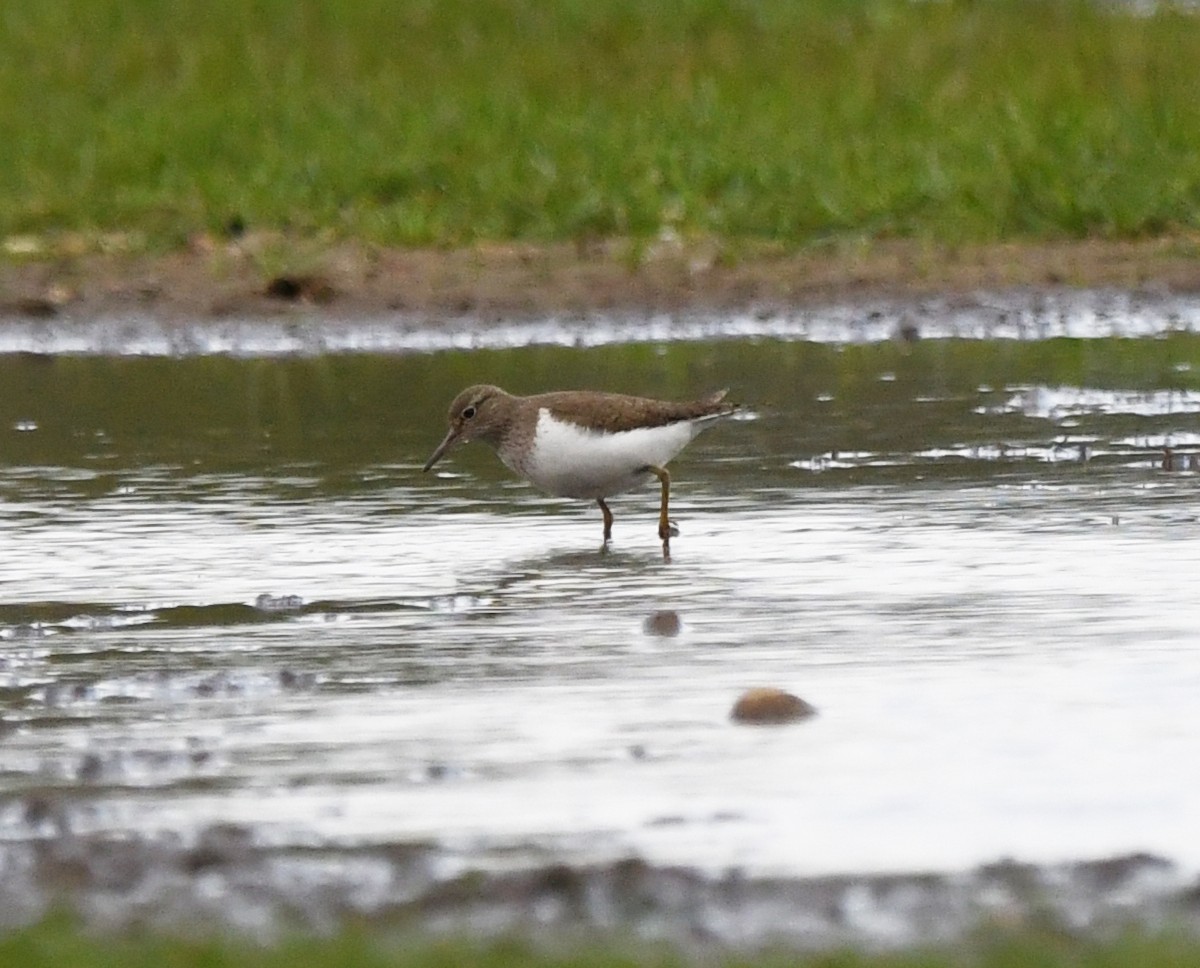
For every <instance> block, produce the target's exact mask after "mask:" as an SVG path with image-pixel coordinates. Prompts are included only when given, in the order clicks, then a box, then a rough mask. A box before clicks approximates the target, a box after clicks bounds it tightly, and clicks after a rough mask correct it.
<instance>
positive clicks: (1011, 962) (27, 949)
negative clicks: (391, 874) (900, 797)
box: [0, 922, 1200, 968]
mask: <svg viewBox="0 0 1200 968" xmlns="http://www.w3.org/2000/svg"><path fill="white" fill-rule="evenodd" d="M0 965H3V966H5V968H7V966H14V968H16V966H20V968H61V966H64V965H70V966H71V968H108V966H116V965H120V966H122V968H167V966H170V968H289V966H293V965H304V966H306V968H346V966H349V965H353V966H355V968H683V966H686V965H704V966H706V968H784V966H789V968H1018V966H1020V968H1029V966H1037V968H1126V966H1134V965H1136V966H1137V968H1192V966H1200V943H1197V942H1196V941H1195V940H1194V939H1186V938H1184V937H1182V936H1169V935H1159V936H1147V935H1138V934H1133V935H1128V936H1125V937H1121V938H1117V939H1112V940H1108V941H1104V942H1098V941H1087V942H1085V941H1080V940H1077V939H1072V938H1071V937H1069V936H1067V935H1065V934H1059V933H1033V932H1030V933H1026V934H1017V935H1003V936H1000V937H994V938H987V939H983V940H977V941H975V942H972V943H969V944H963V945H960V946H957V947H954V948H944V949H940V950H929V951H916V950H914V951H909V952H902V953H895V952H892V953H882V954H868V953H864V952H854V951H841V952H832V953H824V954H796V953H785V952H778V951H777V952H772V953H767V954H754V955H731V954H725V955H720V954H717V953H715V952H712V951H701V950H700V949H693V950H692V951H691V952H689V953H686V954H685V953H683V952H681V951H678V950H675V949H672V948H668V947H648V946H646V945H639V946H637V947H633V948H630V947H628V946H615V947H614V946H605V945H599V946H588V945H574V946H564V945H562V944H554V945H550V946H546V947H540V948H538V947H530V946H529V945H528V944H526V943H523V942H513V941H507V942H495V941H493V942H490V943H486V944H472V943H468V942H432V941H417V942H415V943H413V942H412V939H409V940H408V941H407V942H406V941H404V940H402V939H400V938H398V937H395V936H383V935H373V934H371V933H370V932H363V931H351V932H347V933H344V934H342V935H341V936H338V937H334V938H326V939H315V938H296V939H292V940H289V941H285V942H281V943H275V944H271V945H265V946H264V945H258V944H254V943H251V942H248V941H244V940H242V941H238V940H234V939H230V938H210V939H207V940H203V941H200V940H186V939H181V938H171V937H168V936H165V935H145V934H139V935H136V936H132V935H122V936H116V937H113V936H97V935H90V934H87V933H83V932H80V931H78V930H77V929H74V928H71V927H68V926H67V925H66V924H64V923H58V922H48V923H45V924H42V925H40V926H38V927H34V928H31V929H26V930H23V931H20V932H17V933H15V934H9V935H5V936H0Z"/></svg>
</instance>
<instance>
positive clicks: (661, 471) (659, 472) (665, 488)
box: [646, 466, 671, 542]
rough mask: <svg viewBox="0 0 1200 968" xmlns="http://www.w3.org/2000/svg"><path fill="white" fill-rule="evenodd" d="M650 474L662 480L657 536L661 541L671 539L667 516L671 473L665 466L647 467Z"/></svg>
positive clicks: (669, 523) (669, 521)
mask: <svg viewBox="0 0 1200 968" xmlns="http://www.w3.org/2000/svg"><path fill="white" fill-rule="evenodd" d="M646 470H648V471H649V472H650V473H651V474H653V475H654V476H655V477H657V478H658V479H659V480H660V481H661V482H662V505H661V506H660V507H659V509H658V536H659V537H660V538H662V539H663V541H664V542H665V541H670V540H671V519H670V518H669V517H667V503H668V501H669V500H670V497H671V475H670V474H668V473H667V469H666V468H665V467H653V466H651V467H647V468H646Z"/></svg>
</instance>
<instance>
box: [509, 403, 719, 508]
mask: <svg viewBox="0 0 1200 968" xmlns="http://www.w3.org/2000/svg"><path fill="white" fill-rule="evenodd" d="M701 426H702V425H700V424H693V423H692V422H690V421H687V420H682V421H679V422H678V423H673V424H667V425H665V426H662V427H643V428H641V429H638V430H627V431H623V432H621V433H616V434H602V433H596V432H594V431H589V430H584V429H582V428H580V427H577V426H576V425H575V424H572V423H566V422H563V421H559V420H555V419H554V418H553V417H552V416H550V413H549V411H547V410H541V411H539V412H538V422H537V431H536V433H535V435H534V439H533V448H532V452H531V453H530V454H529V456H528V458H527V459H525V460H524V461H519V460H516V459H514V458H512V457H511V456H507V457H506V456H505V455H501V456H502V458H503V459H504V460H505V463H506V464H508V465H509V467H511V468H512V469H513V470H514V471H516V472H517V473H518V474H520V475H521V476H522V477H524V478H525V479H526V480H528V481H529V482H530V483H531V484H533V485H534V486H535V487H538V488H540V489H541V490H543V491H545V492H547V493H548V494H556V495H558V496H559V497H574V498H585V499H589V500H591V499H595V498H598V497H608V496H609V495H610V494H619V493H621V492H622V491H628V490H630V489H631V488H634V487H638V486H640V485H641V484H643V483H645V481H646V480H647V478H648V477H649V474H648V473H647V471H646V470H645V468H646V467H647V466H648V465H654V466H656V467H662V466H664V465H665V464H666V463H667V462H668V461H670V460H671V459H672V458H673V457H675V455H676V454H678V453H679V452H680V451H681V450H683V448H684V447H686V446H687V445H688V443H689V442H690V441H691V440H692V438H694V437H695V436H696V434H698V433H699V432H700V430H701Z"/></svg>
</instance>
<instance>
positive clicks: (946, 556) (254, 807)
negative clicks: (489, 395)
mask: <svg viewBox="0 0 1200 968" xmlns="http://www.w3.org/2000/svg"><path fill="white" fill-rule="evenodd" d="M1197 356H1200V341H1198V340H1197V339H1196V338H1193V337H1185V336H1175V337H1172V338H1170V339H1163V340H1150V341H1145V344H1143V343H1142V342H1141V341H1129V340H1122V341H1111V342H1110V341H1095V342H1093V343H1091V344H1089V345H1087V346H1080V345H1076V344H1074V343H1070V342H1063V343H1047V344H1034V345H1030V344H998V343H997V344H974V345H964V344H959V343H957V342H954V341H947V342H945V343H940V344H939V343H935V342H921V343H918V344H916V345H907V344H906V345H903V346H899V345H896V344H892V343H888V344H883V345H876V344H869V345H862V346H842V347H830V346H812V345H806V344H788V343H779V344H728V343H726V344H704V343H698V344H691V345H687V346H672V347H667V348H664V350H663V352H657V351H655V350H654V349H653V348H647V347H639V346H633V347H624V348H615V347H614V348H608V349H604V350H595V351H590V352H582V351H572V350H564V349H542V350H534V351H528V352H524V353H518V352H503V353H481V354H448V355H444V356H431V357H411V358H402V357H374V356H366V357H343V358H317V359H306V360H277V361H263V360H237V359H223V358H205V359H194V358H193V359H178V360H171V359H152V360H135V359H103V358H94V359H72V358H56V359H54V360H53V362H51V363H44V362H39V363H38V364H36V365H34V364H31V363H29V362H28V361H24V360H22V359H19V358H2V359H0V428H10V430H9V432H8V434H7V436H5V437H4V450H3V458H2V459H3V464H2V473H0V528H3V535H4V548H5V553H4V556H3V560H2V561H0V749H2V750H3V758H2V762H0V791H3V793H4V794H5V795H6V796H8V797H21V798H24V800H23V801H22V802H24V803H26V805H27V806H29V807H30V809H28V810H26V811H25V812H24V813H22V814H21V815H20V817H19V818H18V819H16V820H13V822H12V823H10V824H7V825H6V831H7V832H6V833H5V835H4V836H5V837H8V838H15V839H22V838H36V837H48V836H52V835H53V831H61V830H62V829H70V830H72V831H75V832H77V833H83V832H87V831H94V830H110V831H126V832H129V831H139V832H142V833H144V834H148V833H151V832H153V831H156V830H157V831H175V832H179V831H196V830H199V829H202V828H204V827H205V826H206V825H209V824H212V823H244V824H247V825H249V826H250V827H252V828H254V829H262V830H266V831H267V834H265V836H269V837H273V838H276V839H277V840H280V841H285V842H294V843H321V844H327V843H336V844H347V843H355V844H362V843H376V842H380V843H394V842H397V841H404V842H410V841H424V842H430V843H434V844H437V845H438V846H439V848H440V849H442V850H443V851H445V853H446V854H447V855H450V856H454V857H457V858H459V859H460V860H461V861H462V862H463V863H471V864H475V863H479V864H495V865H504V864H509V865H511V864H515V863H519V862H520V860H521V858H525V859H528V858H531V857H545V856H547V854H549V855H551V856H565V857H570V858H575V859H579V858H585V859H586V858H592V857H599V856H604V857H615V856H622V855H624V854H626V853H631V852H633V853H637V854H639V855H641V856H644V857H646V858H648V859H650V860H653V861H661V862H664V863H679V864H687V865H696V866H699V867H702V868H706V869H710V870H722V869H725V868H729V867H738V868H743V869H746V870H749V871H785V872H789V873H796V872H812V871H819V870H851V869H867V868H870V869H873V870H879V869H900V868H909V869H929V868H937V867H957V866H961V865H965V864H971V863H976V862H979V861H983V860H990V859H993V858H995V857H997V856H1001V855H1012V856H1017V857H1020V858H1022V859H1030V860H1043V859H1053V858H1059V857H1064V856H1090V855H1095V854H1100V853H1106V852H1112V851H1125V850H1130V849H1150V850H1157V851H1159V852H1161V853H1164V854H1166V855H1168V856H1171V857H1175V858H1178V859H1181V860H1183V861H1185V862H1188V863H1200V855H1197V854H1196V847H1195V838H1194V835H1193V826H1194V817H1195V815H1196V813H1197V810H1198V809H1200V801H1198V800H1197V797H1198V795H1200V794H1198V793H1197V791H1196V790H1195V789H1194V785H1193V784H1191V783H1190V781H1189V780H1188V778H1187V775H1186V771H1181V770H1179V769H1178V764H1179V763H1180V762H1184V761H1190V760H1189V758H1190V757H1191V755H1192V752H1193V750H1192V747H1193V745H1194V744H1193V742H1192V739H1193V731H1192V730H1191V729H1189V728H1188V726H1187V723H1189V722H1190V715H1191V709H1192V706H1193V700H1194V696H1195V694H1196V691H1197V688H1198V687H1200V667H1198V666H1197V664H1196V663H1195V662H1194V661H1193V657H1192V648H1191V646H1192V643H1193V640H1194V629H1195V624H1196V613H1195V608H1194V606H1193V605H1192V601H1193V600H1194V596H1193V595H1192V594H1191V588H1190V585H1189V584H1188V582H1189V577H1188V576H1189V575H1190V574H1191V573H1192V572H1193V571H1194V569H1195V567H1196V565H1197V564H1200V551H1197V550H1196V549H1197V547H1198V546H1197V543H1196V541H1195V528H1196V520H1197V511H1196V508H1197V493H1196V481H1195V477H1194V475H1193V474H1191V473H1188V472H1183V473H1180V472H1168V471H1164V470H1163V469H1162V448H1163V447H1166V446H1169V447H1174V448H1176V449H1182V450H1183V451H1184V452H1186V451H1187V449H1188V448H1194V447H1196V445H1197V437H1196V433H1195V430H1194V428H1193V427H1191V422H1192V421H1193V419H1194V414H1195V410H1196V407H1195V406H1194V404H1195V398H1194V397H1195V394H1196V393H1197V392H1200V387H1197V386H1195V385H1193V382H1194V381H1193V373H1194V372H1200V371H1194V370H1192V369H1189V368H1186V367H1183V366H1182V364H1185V363H1190V362H1191V361H1194V360H1195V358H1196V357H1197ZM468 371H469V373H470V379H467V378H465V377H467V375H468ZM478 379H494V380H495V381H496V382H499V383H503V384H506V385H512V386H514V387H515V388H519V389H521V390H531V389H539V388H545V387H548V386H551V385H563V384H567V385H602V386H607V387H609V388H611V389H617V390H629V391H634V392H654V393H661V394H663V395H678V396H681V397H682V396H687V395H689V394H690V393H692V392H694V391H695V390H697V389H702V388H705V387H710V386H719V385H724V384H726V383H731V384H733V385H734V386H735V387H740V393H739V395H740V396H741V397H742V399H743V400H745V401H746V403H747V404H749V405H750V406H751V407H752V408H753V410H754V412H755V413H756V414H757V419H755V420H747V421H741V422H735V423H733V424H731V425H730V426H728V427H726V428H723V430H722V432H721V433H720V434H711V435H706V436H704V437H701V438H699V439H698V440H697V441H696V442H695V443H694V444H693V445H692V446H691V448H690V449H689V450H688V451H687V452H686V454H685V455H683V457H682V458H681V459H680V460H679V461H678V462H677V464H676V465H674V468H673V469H674V473H673V479H674V483H673V516H674V517H675V519H676V520H677V521H678V523H679V526H680V529H681V534H680V536H679V537H678V538H676V539H674V540H673V542H672V553H673V554H672V560H671V561H670V562H669V563H667V562H664V561H663V560H662V558H661V555H660V553H659V543H658V540H657V537H656V535H655V533H654V530H655V529H654V511H655V508H656V494H655V492H654V489H653V488H650V489H648V490H647V491H646V492H645V493H639V494H632V495H625V496H623V497H621V498H618V499H615V500H614V502H613V510H614V513H615V515H616V519H617V526H616V529H615V532H614V544H613V546H612V548H611V550H610V552H609V553H608V554H600V553H599V552H598V549H599V544H600V542H599V536H598V527H597V520H596V515H595V509H594V507H592V506H591V505H589V504H587V503H585V502H571V501H561V500H553V499H548V498H545V497H543V496H540V495H538V494H536V493H535V492H533V491H531V490H530V489H528V488H526V487H524V486H523V485H520V484H519V483H516V482H513V481H511V480H509V479H508V478H507V477H506V476H505V472H504V470H503V468H501V467H500V466H499V465H498V464H497V463H496V462H495V460H494V458H492V457H491V455H490V454H486V453H483V452H480V453H476V454H472V453H470V452H468V451H463V452H461V453H460V454H456V455H455V458H454V461H453V463H452V464H451V465H449V466H448V467H447V468H446V469H445V471H444V472H443V474H442V476H441V477H440V478H439V479H438V480H437V481H436V482H433V481H430V480H428V479H427V478H423V477H422V476H421V475H420V473H419V468H420V464H421V462H422V461H423V459H424V456H425V455H426V454H427V453H428V452H429V449H430V447H431V445H432V443H436V438H437V437H438V436H439V435H440V433H441V425H442V419H443V412H444V407H445V403H446V399H447V396H448V394H450V393H452V392H453V391H454V388H456V387H458V386H461V385H465V384H466V383H467V382H475V381H477V380H478ZM1072 380H1074V382H1072ZM662 616H674V620H673V621H670V620H668V619H665V618H661V617H662ZM664 623H665V624H664ZM667 628H669V629H670V630H671V631H670V632H667V631H664V629H667ZM759 685H769V686H774V687H777V688H780V689H784V690H788V691H791V692H794V693H796V694H797V695H800V696H803V697H804V698H805V699H806V700H808V701H810V702H811V703H812V704H813V705H814V706H816V707H818V708H819V709H820V715H819V716H817V717H815V718H814V719H812V720H811V721H807V722H804V723H803V724H799V725H794V726H788V727H781V728H779V729H775V730H769V729H768V730H760V729H747V728H739V727H737V726H736V725H734V724H731V723H730V721H729V718H728V716H729V710H730V708H731V705H732V703H733V701H734V700H735V699H736V698H737V696H739V695H740V694H741V693H742V692H743V691H744V690H745V689H746V688H748V687H751V686H759ZM282 794H286V795H282ZM47 803H52V804H53V808H52V809H50V808H47V809H33V807H34V806H36V805H37V804H47ZM31 805H32V806H31ZM14 816H16V815H14ZM931 832H936V836H931Z"/></svg>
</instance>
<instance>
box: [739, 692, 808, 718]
mask: <svg viewBox="0 0 1200 968" xmlns="http://www.w3.org/2000/svg"><path fill="white" fill-rule="evenodd" d="M816 713H817V710H816V707H815V706H812V705H810V704H809V703H806V702H805V701H804V700H803V699H801V698H800V697H799V696H794V695H792V694H791V693H790V692H784V691H783V690H782V689H771V688H766V687H758V688H755V689H747V690H746V691H745V692H744V693H742V695H741V697H740V698H739V699H738V701H737V702H736V703H734V706H733V711H732V712H731V713H730V714H729V715H730V718H731V719H732V720H733V721H734V722H738V723H758V724H771V725H775V724H779V723H791V722H795V721H796V720H798V719H807V718H808V717H809V716H815V715H816Z"/></svg>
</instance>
